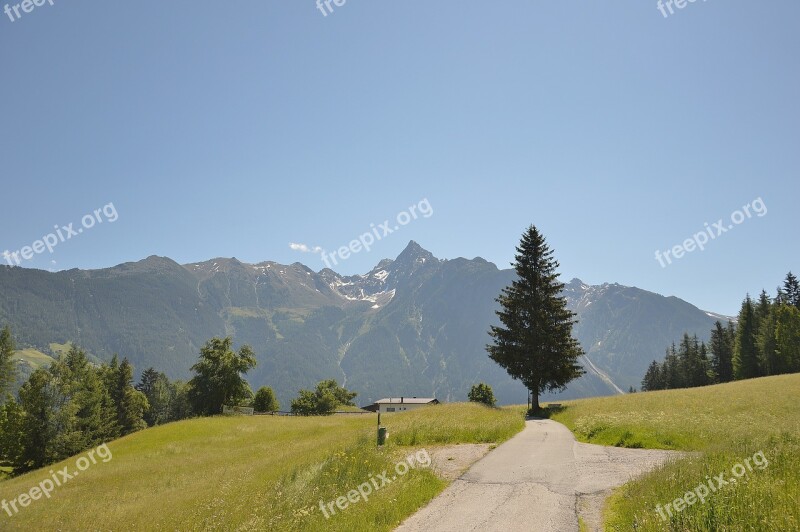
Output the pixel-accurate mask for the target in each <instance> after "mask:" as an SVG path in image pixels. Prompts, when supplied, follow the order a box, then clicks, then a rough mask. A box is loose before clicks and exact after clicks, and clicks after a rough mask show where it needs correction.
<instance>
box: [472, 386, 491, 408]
mask: <svg viewBox="0 0 800 532" xmlns="http://www.w3.org/2000/svg"><path fill="white" fill-rule="evenodd" d="M467 397H469V400H470V401H472V402H473V403H483V404H485V405H486V406H494V405H495V403H496V402H497V401H496V400H495V398H494V392H493V391H492V387H491V386H489V385H488V384H485V383H483V382H482V383H480V384H476V385H474V386H473V387H472V389H471V390H470V391H469V394H468V395H467Z"/></svg>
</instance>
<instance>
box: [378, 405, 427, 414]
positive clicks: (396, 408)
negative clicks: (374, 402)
mask: <svg viewBox="0 0 800 532" xmlns="http://www.w3.org/2000/svg"><path fill="white" fill-rule="evenodd" d="M379 406H380V409H381V410H380V412H381V414H385V413H387V412H408V411H409V410H416V409H417V408H424V407H426V406H428V404H427V403H425V404H421V403H382V404H380V405H379Z"/></svg>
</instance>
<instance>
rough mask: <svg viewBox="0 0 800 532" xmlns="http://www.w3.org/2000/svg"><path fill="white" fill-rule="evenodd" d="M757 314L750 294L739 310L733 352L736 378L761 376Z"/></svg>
mask: <svg viewBox="0 0 800 532" xmlns="http://www.w3.org/2000/svg"><path fill="white" fill-rule="evenodd" d="M756 326H757V323H756V314H755V308H754V306H753V300H752V299H750V296H749V295H748V296H747V298H746V299H745V300H744V302H743V303H742V309H741V310H740V311H739V322H738V325H737V331H736V347H735V349H734V353H733V376H734V378H735V379H736V380H741V379H752V378H754V377H758V376H760V372H759V368H758V347H757V343H756V334H757V332H758V331H757V329H756Z"/></svg>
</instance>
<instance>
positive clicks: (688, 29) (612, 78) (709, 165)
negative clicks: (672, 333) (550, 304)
mask: <svg viewBox="0 0 800 532" xmlns="http://www.w3.org/2000/svg"><path fill="white" fill-rule="evenodd" d="M3 5H5V4H4V3H0V7H2V6H3ZM12 5H13V3H12ZM334 9H335V11H334V12H333V13H331V14H329V15H328V16H327V17H325V16H323V15H322V14H321V13H320V11H318V10H317V8H316V5H315V3H314V1H312V0H285V1H277V0H269V1H266V2H265V1H258V2H256V1H241V2H236V3H234V4H227V3H224V2H208V1H205V0H203V1H198V0H192V1H188V0H173V1H170V2H154V1H142V2H91V3H90V2H67V1H64V0H54V5H52V6H51V5H49V4H48V3H45V4H44V5H43V6H41V7H37V8H35V9H34V11H32V12H31V13H27V14H24V13H23V16H22V17H21V18H19V19H18V20H15V21H14V22H11V20H10V19H9V17H8V16H6V15H5V14H2V13H0V17H2V18H0V48H1V49H2V51H3V53H2V56H1V57H2V60H1V62H0V80H2V87H3V89H2V96H3V98H2V100H3V104H2V111H0V135H2V138H0V141H1V142H0V160H1V161H2V163H0V164H2V166H0V168H2V170H1V172H2V184H3V188H2V190H3V192H4V193H3V218H4V219H3V223H2V225H1V226H0V252H2V251H3V250H6V249H7V250H10V251H14V250H20V249H21V248H23V247H24V246H26V245H31V244H32V243H33V242H34V241H35V240H37V239H39V238H41V237H42V236H43V235H45V234H47V233H48V232H50V231H52V230H53V227H54V226H55V225H59V226H63V225H67V224H69V223H74V224H75V226H74V227H75V228H77V227H78V226H79V225H80V220H81V217H82V216H83V215H85V214H87V213H91V212H92V211H93V210H94V209H96V208H100V207H102V206H103V205H106V204H108V203H109V202H111V203H113V204H114V207H115V209H116V212H117V214H118V219H117V220H116V221H115V222H114V223H108V221H106V222H105V223H103V224H100V225H97V226H95V227H93V228H91V229H90V230H86V231H85V232H84V233H82V234H80V235H78V236H76V237H73V238H71V239H69V240H66V241H64V242H60V243H58V244H57V246H56V247H55V248H54V252H53V253H52V254H51V253H48V252H47V251H46V250H45V251H44V252H43V253H41V254H38V255H37V254H34V258H33V259H31V260H26V261H23V265H24V266H25V267H35V268H42V269H67V268H74V267H78V268H99V267H107V266H112V265H115V264H118V263H121V262H126V261H134V260H139V259H142V258H144V257H147V256H149V255H153V254H155V255H163V256H169V257H171V258H173V259H175V260H177V261H179V262H181V263H188V262H194V261H201V260H206V259H209V258H213V257H220V256H225V257H230V256H235V257H237V258H238V259H240V260H242V261H245V262H259V261H263V260H275V261H278V262H282V263H292V262H295V261H301V262H304V263H306V264H308V265H309V266H310V267H312V268H313V269H315V270H319V269H321V268H322V267H323V264H322V261H321V260H320V257H319V255H316V254H314V253H303V252H300V251H295V250H292V249H290V247H289V243H291V242H294V243H301V244H305V245H307V246H309V247H314V246H320V247H322V248H324V249H326V250H333V249H336V248H338V247H340V246H343V245H346V244H348V242H349V241H350V240H352V239H353V238H356V237H357V236H358V235H359V234H361V233H364V232H366V231H368V230H369V229H370V224H371V223H374V224H376V225H377V224H380V223H382V222H383V221H384V220H385V219H387V218H388V219H392V220H393V219H394V217H395V216H396V215H397V214H398V213H399V212H401V211H403V210H404V209H406V208H407V207H409V206H410V205H412V204H416V203H417V202H419V201H420V200H422V199H423V198H427V200H428V202H429V203H430V205H431V207H432V208H433V215H432V216H430V217H429V218H423V217H420V218H419V219H417V220H414V221H412V222H411V223H409V224H408V225H407V226H405V227H403V228H401V229H400V230H399V231H397V232H395V233H393V234H391V235H389V236H387V237H385V238H384V239H383V240H381V241H380V242H378V243H377V244H376V245H375V247H374V248H373V249H372V250H371V251H370V252H365V251H362V252H360V253H358V254H355V255H353V256H352V257H350V258H349V259H348V260H346V261H344V262H343V263H340V264H339V265H338V266H337V267H336V269H337V270H338V271H340V272H342V273H364V272H366V271H368V270H369V269H371V268H372V267H373V266H374V265H375V264H376V263H377V262H378V261H379V260H380V259H382V258H384V257H395V256H396V255H397V254H398V253H399V252H400V251H401V250H402V249H403V248H404V247H405V246H406V244H407V243H408V241H409V240H411V239H413V240H416V241H418V242H419V243H420V244H421V245H422V246H423V247H425V248H426V249H428V250H430V251H431V252H432V253H434V255H436V256H438V257H441V258H455V257H459V256H464V257H468V258H472V257H475V256H481V257H484V258H485V259H487V260H490V261H492V262H495V263H497V264H498V265H500V266H501V267H508V264H509V262H510V261H511V260H512V259H513V251H514V246H515V245H516V244H517V242H518V240H519V237H520V235H521V233H522V231H523V230H524V229H525V227H526V226H527V225H528V224H531V223H533V224H535V225H537V226H538V227H539V228H540V229H541V230H542V231H543V232H544V234H545V235H546V236H547V238H548V240H549V242H550V244H551V246H552V247H553V248H554V249H555V251H556V257H557V258H558V259H559V261H560V262H561V272H562V275H563V278H564V280H569V279H571V278H572V277H580V278H581V279H583V280H584V281H586V282H590V283H593V284H596V283H602V282H619V283H621V284H625V285H634V286H639V287H641V288H645V289H648V290H652V291H655V292H658V293H662V294H665V295H677V296H679V297H682V298H684V299H686V300H688V301H690V302H692V303H694V304H696V305H698V306H700V307H701V308H704V309H707V310H713V311H717V312H722V313H735V312H736V311H737V310H738V306H739V303H740V301H741V298H742V297H743V296H744V294H745V292H748V291H749V292H751V293H756V292H758V291H759V290H760V289H761V288H762V287H764V288H767V289H768V290H769V291H770V292H773V291H774V289H775V287H776V285H777V284H778V283H779V282H780V281H781V280H782V279H783V276H784V275H785V273H786V272H787V271H788V270H790V269H794V270H795V271H796V272H797V271H798V270H800V252H798V246H797V238H796V234H797V229H798V221H800V220H799V218H800V215H798V208H797V205H798V195H799V194H798V193H800V185H798V170H800V149H799V148H800V135H799V133H800V105H798V94H800V70H799V69H798V68H797V57H798V52H800V32H798V31H797V21H798V20H800V4H798V3H797V2H796V1H790V0H782V1H774V2H768V3H763V2H754V1H750V2H744V1H731V0H725V1H723V0H709V1H707V2H696V3H693V4H689V5H687V7H685V8H684V9H683V10H680V11H676V13H675V14H674V15H672V16H670V17H669V18H664V17H663V16H662V15H661V13H660V12H659V11H658V9H657V7H656V2H655V1H650V0H646V1H637V2H585V1H577V0H573V1H559V2H544V1H531V0H528V1H506V2H497V3H489V2H463V1H451V0H437V1H436V2H431V1H430V0H425V1H422V0H417V1H411V0H404V1H395V2H388V1H356V0H348V1H347V3H346V4H345V5H343V6H341V7H335V8H334ZM759 197H760V198H762V200H763V202H764V204H765V205H766V207H767V209H768V212H767V214H766V215H765V216H763V217H757V216H753V217H752V218H751V219H747V220H745V221H744V222H743V223H742V224H741V225H739V226H736V227H735V228H734V229H732V230H730V231H728V232H727V233H725V234H724V235H720V236H719V237H718V238H717V239H715V240H714V241H712V242H711V243H709V244H708V246H707V249H706V250H705V251H702V252H699V251H694V252H692V253H689V254H687V255H686V256H684V257H683V258H681V259H680V260H677V261H674V262H673V264H671V265H669V266H667V267H666V268H662V267H661V266H660V265H659V262H658V261H657V260H656V259H655V256H654V254H655V251H656V250H657V249H661V250H666V249H669V248H672V247H673V246H674V245H677V244H680V243H681V242H683V241H684V240H685V239H686V238H688V237H690V236H691V235H692V234H694V233H697V232H699V231H702V230H703V229H704V225H703V224H704V223H705V222H708V223H709V224H712V223H714V222H716V221H717V220H718V219H720V218H725V220H726V221H725V224H726V225H728V224H729V221H728V219H729V217H730V215H731V213H732V212H733V211H735V210H737V209H739V208H740V207H742V206H743V205H745V204H747V203H749V202H751V201H752V200H754V199H756V198H759ZM393 225H394V223H393ZM4 262H5V261H4Z"/></svg>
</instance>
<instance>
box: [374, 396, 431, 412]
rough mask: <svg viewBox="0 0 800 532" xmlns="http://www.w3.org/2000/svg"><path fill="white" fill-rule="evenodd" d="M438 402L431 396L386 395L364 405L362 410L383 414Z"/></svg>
mask: <svg viewBox="0 0 800 532" xmlns="http://www.w3.org/2000/svg"><path fill="white" fill-rule="evenodd" d="M438 404H439V400H438V399H435V398H433V397H387V398H385V399H381V400H380V401H375V402H374V403H372V404H371V405H369V406H365V407H364V410H369V411H370V412H380V413H381V414H385V413H386V412H406V411H408V410H415V409H417V408H422V407H423V406H428V405H438Z"/></svg>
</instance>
